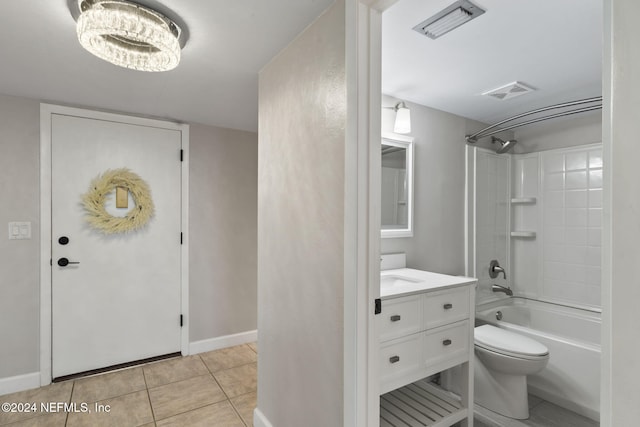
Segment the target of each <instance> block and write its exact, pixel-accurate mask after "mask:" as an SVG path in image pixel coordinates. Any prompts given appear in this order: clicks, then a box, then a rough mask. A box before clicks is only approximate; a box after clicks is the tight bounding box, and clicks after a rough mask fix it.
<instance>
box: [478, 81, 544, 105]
mask: <svg viewBox="0 0 640 427" xmlns="http://www.w3.org/2000/svg"><path fill="white" fill-rule="evenodd" d="M534 90H535V89H534V88H532V87H531V86H527V85H526V84H524V83H521V82H513V83H509V84H506V85H504V86H500V87H499V88H496V89H491V90H489V91H487V92H484V93H483V94H482V95H487V96H490V97H492V98H495V99H499V100H500V101H506V100H507V99H511V98H515V97H516V96H520V95H524V94H527V93H529V92H533V91H534Z"/></svg>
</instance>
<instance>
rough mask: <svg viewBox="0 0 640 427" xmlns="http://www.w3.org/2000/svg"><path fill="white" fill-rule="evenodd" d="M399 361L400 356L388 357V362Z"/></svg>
mask: <svg viewBox="0 0 640 427" xmlns="http://www.w3.org/2000/svg"><path fill="white" fill-rule="evenodd" d="M399 361H400V356H393V357H390V358H389V362H391V363H396V362H399Z"/></svg>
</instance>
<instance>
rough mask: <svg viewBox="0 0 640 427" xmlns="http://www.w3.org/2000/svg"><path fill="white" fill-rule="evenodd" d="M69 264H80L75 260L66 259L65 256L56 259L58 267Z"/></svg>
mask: <svg viewBox="0 0 640 427" xmlns="http://www.w3.org/2000/svg"><path fill="white" fill-rule="evenodd" d="M69 264H80V263H79V262H77V261H69V259H67V258H60V259H59V260H58V265H59V266H60V267H66V266H67V265H69Z"/></svg>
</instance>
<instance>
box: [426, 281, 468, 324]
mask: <svg viewBox="0 0 640 427" xmlns="http://www.w3.org/2000/svg"><path fill="white" fill-rule="evenodd" d="M468 318H469V288H468V287H464V288H453V289H447V290H445V291H440V292H434V293H430V294H427V295H426V298H425V300H424V324H425V328H426V329H431V328H435V327H438V326H441V325H446V324H449V323H454V322H458V321H460V320H464V319H468Z"/></svg>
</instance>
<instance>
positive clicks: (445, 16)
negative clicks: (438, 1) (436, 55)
mask: <svg viewBox="0 0 640 427" xmlns="http://www.w3.org/2000/svg"><path fill="white" fill-rule="evenodd" d="M483 13H484V10H482V9H480V8H479V7H478V6H476V5H475V4H473V3H471V2H470V1H468V0H459V1H457V2H455V3H453V4H452V5H451V6H449V7H447V8H446V9H443V10H441V11H440V12H438V13H436V14H435V15H433V16H432V17H431V18H429V19H426V20H424V21H422V22H421V23H419V24H418V25H416V26H415V27H413V29H414V30H416V31H417V32H419V33H421V34H424V35H425V36H427V37H429V38H431V39H437V38H438V37H441V36H443V35H445V34H447V33H448V32H449V31H451V30H453V29H454V28H458V27H459V26H460V25H462V24H465V23H467V22H469V21H471V20H472V19H474V18H477V17H478V16H480V15H482V14H483Z"/></svg>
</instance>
